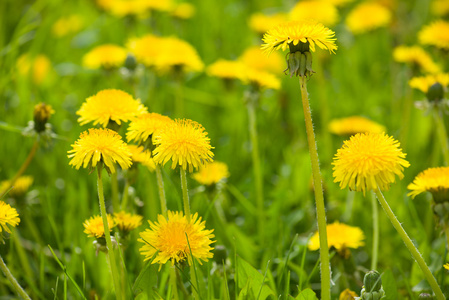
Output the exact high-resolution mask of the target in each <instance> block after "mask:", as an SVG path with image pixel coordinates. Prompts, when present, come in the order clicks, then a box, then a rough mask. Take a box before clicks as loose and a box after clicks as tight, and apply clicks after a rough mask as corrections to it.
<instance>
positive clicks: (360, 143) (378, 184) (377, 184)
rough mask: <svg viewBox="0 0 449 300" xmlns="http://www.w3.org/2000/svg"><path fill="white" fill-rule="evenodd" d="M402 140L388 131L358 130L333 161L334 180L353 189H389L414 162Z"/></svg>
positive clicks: (343, 186)
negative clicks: (403, 149)
mask: <svg viewBox="0 0 449 300" xmlns="http://www.w3.org/2000/svg"><path fill="white" fill-rule="evenodd" d="M399 146H400V145H399V142H398V141H396V140H395V139H393V138H392V137H391V136H388V135H386V134H385V133H382V134H379V133H371V132H369V133H358V134H356V135H353V136H351V138H350V139H349V140H346V141H345V142H344V144H343V146H342V147H341V148H340V149H338V151H337V154H336V155H335V157H334V161H333V163H332V164H333V165H334V167H333V170H334V173H333V176H334V182H339V183H340V188H342V189H343V188H345V187H346V186H348V187H349V189H350V190H353V191H363V193H364V194H365V192H366V191H370V190H373V191H376V190H377V189H378V188H379V189H380V190H388V189H389V187H390V184H391V183H393V182H395V180H396V178H395V175H397V176H399V178H400V179H402V178H403V177H404V175H403V174H402V171H403V170H404V167H409V166H410V164H409V163H408V162H407V161H406V160H405V159H404V158H405V154H404V153H403V152H402V150H401V149H400V148H399Z"/></svg>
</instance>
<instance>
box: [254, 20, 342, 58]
mask: <svg viewBox="0 0 449 300" xmlns="http://www.w3.org/2000/svg"><path fill="white" fill-rule="evenodd" d="M336 40H337V39H336V38H335V32H333V31H332V30H330V29H329V28H327V27H325V26H324V25H323V24H321V23H317V22H315V21H310V20H303V21H292V22H287V23H282V24H280V25H278V26H276V27H274V28H272V29H270V30H268V32H267V33H265V34H264V36H263V41H264V44H263V45H262V49H263V50H265V51H266V52H268V53H271V52H273V51H274V50H278V49H280V48H282V51H285V49H287V47H288V46H290V45H291V46H296V45H298V44H299V42H301V43H307V42H308V43H309V47H310V50H312V51H313V52H315V44H316V45H318V47H320V48H321V49H328V50H329V52H332V53H335V50H337V45H335V41H336Z"/></svg>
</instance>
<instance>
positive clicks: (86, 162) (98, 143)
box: [67, 128, 132, 173]
mask: <svg viewBox="0 0 449 300" xmlns="http://www.w3.org/2000/svg"><path fill="white" fill-rule="evenodd" d="M72 147H73V149H72V150H69V151H67V153H68V154H69V155H68V156H67V157H68V158H72V160H71V161H70V162H69V165H71V166H74V167H75V168H76V169H77V170H78V169H79V168H80V167H81V166H83V168H87V167H89V169H91V168H94V167H96V165H97V163H98V162H103V163H104V165H105V168H106V170H107V171H108V173H115V163H118V164H119V165H120V167H122V169H128V168H129V167H130V166H131V162H132V161H131V152H130V151H129V148H128V145H126V144H125V142H123V141H122V137H121V136H120V135H119V134H118V133H117V132H115V131H113V130H110V129H102V128H99V129H97V128H90V129H89V131H84V132H83V133H81V135H80V138H79V139H78V140H77V141H75V143H74V144H73V145H72Z"/></svg>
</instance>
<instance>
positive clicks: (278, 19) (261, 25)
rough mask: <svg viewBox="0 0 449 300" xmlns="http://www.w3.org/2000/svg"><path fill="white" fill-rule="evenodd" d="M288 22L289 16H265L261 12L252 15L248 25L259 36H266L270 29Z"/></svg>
mask: <svg viewBox="0 0 449 300" xmlns="http://www.w3.org/2000/svg"><path fill="white" fill-rule="evenodd" d="M287 21H288V15H287V14H284V13H277V14H272V15H265V14H263V13H260V12H259V13H255V14H252V15H251V17H250V18H249V22H248V23H249V28H251V30H253V31H254V32H257V33H259V34H264V33H265V32H267V31H268V30H269V29H271V28H273V27H275V26H277V25H279V24H281V23H285V22H287Z"/></svg>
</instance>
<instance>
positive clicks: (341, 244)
mask: <svg viewBox="0 0 449 300" xmlns="http://www.w3.org/2000/svg"><path fill="white" fill-rule="evenodd" d="M326 231H327V244H328V246H329V248H331V247H334V248H335V250H337V252H338V253H339V254H341V255H342V256H343V257H346V258H347V256H348V254H349V253H348V252H347V250H348V248H352V249H357V248H359V247H362V246H364V245H365V242H364V241H363V240H364V239H365V235H364V234H363V231H362V229H360V228H359V227H353V226H349V225H346V224H343V223H340V222H338V221H336V222H334V223H332V224H328V225H327V226H326ZM308 248H309V250H312V251H315V250H318V249H320V239H319V234H318V232H315V234H314V235H313V236H312V237H311V238H310V240H309V243H308Z"/></svg>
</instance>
